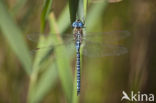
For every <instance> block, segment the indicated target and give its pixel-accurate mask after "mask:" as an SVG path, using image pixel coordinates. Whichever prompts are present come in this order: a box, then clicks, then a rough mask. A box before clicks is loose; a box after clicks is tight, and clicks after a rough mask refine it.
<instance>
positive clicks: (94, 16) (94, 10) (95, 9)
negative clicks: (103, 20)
mask: <svg viewBox="0 0 156 103" xmlns="http://www.w3.org/2000/svg"><path fill="white" fill-rule="evenodd" d="M107 4H108V1H107V0H105V1H104V2H103V3H97V4H96V3H95V4H94V5H93V6H92V7H91V9H90V10H89V12H88V14H87V19H86V27H87V30H88V31H90V30H92V29H93V26H94V25H95V23H96V22H97V20H98V18H99V17H100V16H101V15H102V13H103V12H104V9H105V8H106V6H107Z"/></svg>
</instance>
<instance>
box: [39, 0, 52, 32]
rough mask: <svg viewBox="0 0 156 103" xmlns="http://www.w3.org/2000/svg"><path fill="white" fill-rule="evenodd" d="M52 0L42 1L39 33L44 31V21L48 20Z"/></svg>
mask: <svg viewBox="0 0 156 103" xmlns="http://www.w3.org/2000/svg"><path fill="white" fill-rule="evenodd" d="M52 1H53V0H44V5H43V10H42V13H41V32H43V31H44V28H45V23H46V20H47V19H48V16H49V13H50V10H51V5H52Z"/></svg>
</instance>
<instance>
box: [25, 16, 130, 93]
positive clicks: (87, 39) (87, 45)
mask: <svg viewBox="0 0 156 103" xmlns="http://www.w3.org/2000/svg"><path fill="white" fill-rule="evenodd" d="M72 28H73V33H72V34H70V35H67V37H68V39H69V41H70V42H72V43H74V45H75V51H76V69H77V73H76V75H77V95H79V94H80V53H82V54H83V55H85V56H89V57H104V56H120V55H123V54H126V53H128V50H127V48H126V47H123V46H122V45H118V41H120V40H123V39H124V38H127V37H129V35H130V33H129V32H128V31H111V32H101V33H88V34H86V33H85V32H84V23H83V22H82V21H81V20H80V19H77V20H76V21H75V22H73V23H72ZM37 36H38V35H37ZM37 36H34V35H28V37H27V38H28V39H29V40H32V41H36V38H37ZM73 39H74V42H73ZM67 44H70V43H69V42H67ZM56 46H58V45H56ZM56 46H55V45H53V46H52V47H56ZM81 46H83V51H82V52H80V48H81ZM46 47H47V46H46ZM73 48H74V47H73Z"/></svg>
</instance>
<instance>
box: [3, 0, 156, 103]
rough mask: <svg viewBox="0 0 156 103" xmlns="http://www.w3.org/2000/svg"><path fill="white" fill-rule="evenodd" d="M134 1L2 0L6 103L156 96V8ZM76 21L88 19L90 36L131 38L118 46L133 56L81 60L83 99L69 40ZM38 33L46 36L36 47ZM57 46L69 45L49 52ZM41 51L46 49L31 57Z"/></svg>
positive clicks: (90, 102)
mask: <svg viewBox="0 0 156 103" xmlns="http://www.w3.org/2000/svg"><path fill="white" fill-rule="evenodd" d="M134 2H135V1H130V0H123V1H121V0H108V1H107V0H88V1H87V0H69V1H61V0H38V1H35V0H28V1H27V0H14V1H11V0H5V1H4V0H0V34H2V36H1V37H0V47H1V48H0V103H79V102H80V103H105V102H107V103H118V102H119V103H120V102H121V95H122V91H123V90H124V91H127V92H130V91H131V90H133V91H136V93H137V92H138V91H141V92H144V93H146V92H147V93H148V92H150V93H155V94H156V90H155V82H154V80H153V79H152V78H154V75H155V73H156V72H155V64H154V63H155V61H156V60H155V57H154V51H155V50H156V49H155V48H154V44H155V43H154V42H153V41H155V40H154V37H155V36H154V30H155V29H153V28H152V27H153V26H155V20H154V17H155V15H154V12H155V11H154V10H155V9H154V8H155V7H154V6H153V5H154V4H153V3H151V2H150V1H147V2H143V1H137V2H135V3H134ZM143 17H144V18H143ZM76 18H80V19H81V20H85V26H86V28H85V29H86V31H89V32H106V31H114V30H128V31H129V32H130V33H131V36H130V37H129V38H128V39H126V40H121V41H119V42H118V43H120V44H123V45H125V46H126V47H127V48H128V50H129V52H128V54H125V55H121V56H110V57H103V58H91V57H86V56H84V55H81V62H82V63H81V67H82V68H81V94H80V96H77V91H76V76H75V73H76V71H75V60H76V59H75V57H76V56H75V51H74V50H73V48H71V47H70V46H69V47H67V46H66V45H65V44H64V38H63V36H64V34H65V33H72V28H71V23H72V22H73V21H75V20H76ZM34 32H40V33H43V35H40V36H39V38H38V39H37V42H36V43H34V42H32V41H29V40H28V39H27V35H28V34H31V33H34ZM44 33H48V34H50V35H46V36H45V35H44ZM51 44H64V45H59V46H58V47H57V48H54V47H52V48H48V47H49V46H51ZM45 46H47V48H46V47H45ZM40 47H45V48H43V50H35V52H36V51H37V52H36V53H35V54H33V55H32V54H31V53H30V51H31V50H32V49H35V48H40ZM82 64H83V65H82Z"/></svg>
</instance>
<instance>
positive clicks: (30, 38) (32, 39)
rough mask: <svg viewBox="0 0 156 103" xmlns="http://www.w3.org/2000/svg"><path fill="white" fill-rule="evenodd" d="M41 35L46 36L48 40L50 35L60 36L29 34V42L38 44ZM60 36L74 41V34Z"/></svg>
mask: <svg viewBox="0 0 156 103" xmlns="http://www.w3.org/2000/svg"><path fill="white" fill-rule="evenodd" d="M41 35H42V36H44V37H45V38H48V37H49V36H50V35H60V34H41V33H38V32H35V33H31V34H27V35H26V36H27V39H28V40H30V41H33V42H37V41H38V40H39V37H40V36H41ZM60 36H62V37H63V38H64V39H68V40H71V41H73V34H62V35H60Z"/></svg>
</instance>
